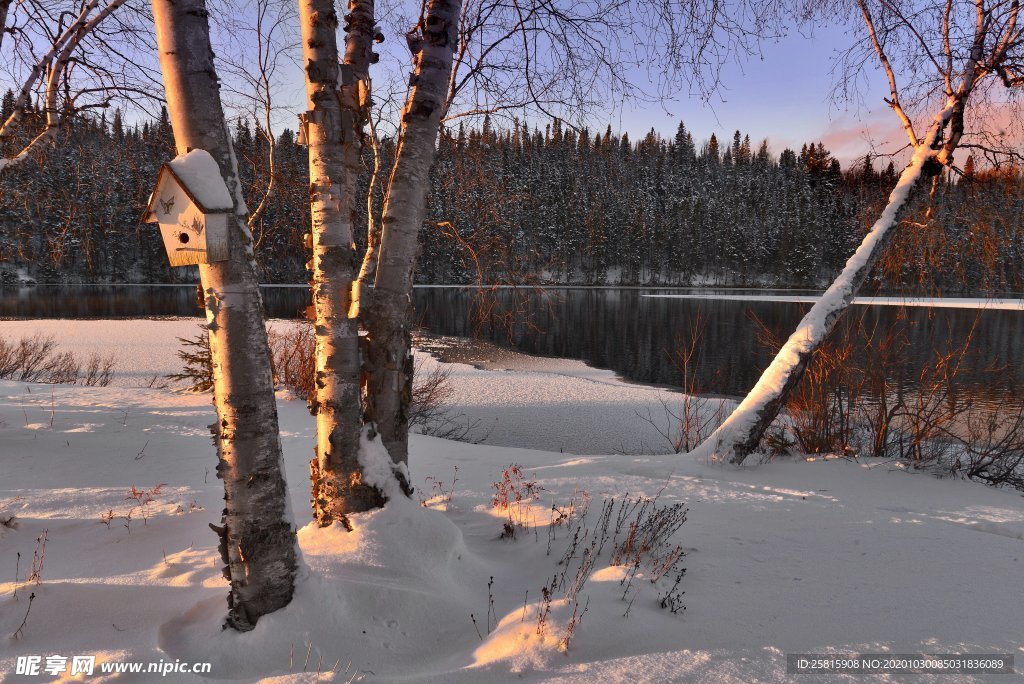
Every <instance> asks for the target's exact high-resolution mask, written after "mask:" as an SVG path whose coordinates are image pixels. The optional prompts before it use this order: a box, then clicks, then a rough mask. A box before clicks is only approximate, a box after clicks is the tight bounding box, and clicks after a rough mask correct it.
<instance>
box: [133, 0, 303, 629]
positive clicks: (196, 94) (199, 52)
mask: <svg viewBox="0 0 1024 684" xmlns="http://www.w3.org/2000/svg"><path fill="white" fill-rule="evenodd" d="M207 16H208V14H207V9H206V5H205V3H204V0H154V2H153V17H154V20H155V23H156V38H157V47H158V49H159V52H160V67H161V70H162V71H163V78H164V87H165V89H166V92H167V109H168V112H169V114H170V119H171V125H172V127H173V130H174V139H175V143H176V145H177V148H178V152H179V153H183V152H186V151H187V150H189V149H203V150H206V151H207V152H209V153H210V154H211V155H212V156H213V158H214V159H215V160H216V161H217V164H218V166H219V167H220V170H221V174H222V175H223V177H224V181H225V183H226V184H227V186H228V189H229V190H231V191H232V195H233V197H234V200H235V210H236V211H235V215H234V217H233V220H231V221H230V222H229V229H228V231H229V234H228V251H229V258H228V260H227V261H224V262H219V263H212V264H205V265H202V266H200V269H199V272H200V276H201V278H202V287H203V293H204V296H205V303H206V319H207V327H208V328H209V331H210V354H211V358H212V361H213V379H214V403H215V405H216V408H217V423H216V424H214V425H213V426H212V430H213V434H214V439H215V442H216V444H217V451H218V456H219V462H218V464H217V475H218V477H220V478H221V479H222V480H223V481H224V513H223V517H222V523H221V524H222V527H220V528H217V527H215V526H213V525H211V527H213V528H214V530H215V531H216V532H218V534H219V535H220V537H221V547H220V548H221V555H222V557H223V558H224V561H225V563H226V567H225V576H226V577H227V579H228V580H229V582H230V583H231V590H230V593H229V595H228V617H227V625H229V626H231V627H233V628H235V629H238V630H248V629H252V628H253V626H254V625H255V624H256V621H257V620H258V619H259V618H260V617H261V616H262V615H265V614H267V613H270V612H272V611H275V610H277V609H279V608H282V607H284V606H285V605H287V604H288V602H289V601H291V599H292V594H293V591H294V584H295V574H296V566H297V562H298V552H297V547H296V537H295V527H294V524H293V521H292V518H291V511H290V509H289V506H288V498H287V487H286V485H285V480H284V472H283V463H282V454H281V441H280V437H279V434H278V420H277V404H276V403H275V399H274V386H273V380H272V378H271V370H270V353H269V348H268V345H267V332H266V327H265V324H264V319H263V303H262V300H261V299H260V293H259V288H258V286H257V281H256V268H255V263H254V261H253V257H252V235H251V234H250V233H249V230H248V228H247V227H246V223H245V215H246V213H247V210H246V207H245V203H244V201H243V199H242V193H241V188H240V183H239V181H238V171H237V164H236V161H235V157H234V152H233V151H232V149H231V138H230V135H229V132H228V128H227V124H226V122H225V120H224V111H223V109H222V107H221V101H220V93H219V85H218V82H217V75H216V73H215V71H214V65H213V50H212V48H211V46H210V34H209V30H210V29H209V22H208V19H207Z"/></svg>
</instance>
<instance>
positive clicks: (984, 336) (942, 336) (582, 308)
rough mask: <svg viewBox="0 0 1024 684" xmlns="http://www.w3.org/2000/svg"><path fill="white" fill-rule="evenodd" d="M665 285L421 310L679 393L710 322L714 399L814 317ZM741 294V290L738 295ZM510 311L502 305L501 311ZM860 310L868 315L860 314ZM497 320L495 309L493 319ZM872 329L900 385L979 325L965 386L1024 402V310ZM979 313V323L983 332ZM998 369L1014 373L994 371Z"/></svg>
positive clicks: (174, 299) (167, 293)
mask: <svg viewBox="0 0 1024 684" xmlns="http://www.w3.org/2000/svg"><path fill="white" fill-rule="evenodd" d="M262 292H263V299H264V306H265V308H266V311H267V314H268V316H269V317H271V318H298V317H300V316H301V315H302V312H303V311H304V310H305V307H306V306H307V303H308V296H309V295H308V291H307V289H306V288H304V287H267V288H263V290H262ZM656 292H668V290H661V289H649V290H647V289H613V288H610V289H551V290H547V291H545V292H531V293H529V295H528V296H526V298H525V299H524V298H523V296H522V295H519V296H518V298H517V297H516V296H515V295H514V294H513V293H511V292H508V291H503V292H499V293H498V304H499V305H503V306H506V307H509V308H511V307H513V306H515V307H518V308H523V306H524V305H525V307H526V308H528V309H529V312H530V316H529V318H530V321H531V323H530V324H524V323H523V322H522V321H521V320H520V321H518V322H517V323H516V324H514V325H511V326H505V325H503V324H502V323H501V321H500V320H498V319H496V318H495V319H494V320H491V321H489V323H490V325H484V326H483V327H481V326H480V325H479V324H480V321H479V320H478V318H477V317H476V316H475V315H474V314H473V307H472V301H473V296H474V294H473V291H471V290H467V289H463V288H419V289H417V290H416V293H415V304H416V310H417V316H418V318H419V322H420V323H421V324H422V325H423V326H425V327H426V328H427V329H428V330H430V331H431V332H435V333H438V334H442V335H455V336H463V337H466V336H472V335H474V334H475V333H479V334H480V335H481V336H483V337H484V338H486V339H489V340H490V341H492V342H494V343H496V344H499V345H502V346H506V347H512V348H516V349H519V350H521V351H524V352H527V353H530V354H540V355H546V356H558V357H566V358H573V359H581V360H583V361H586V362H587V363H590V364H592V365H595V366H598V367H601V368H610V369H612V370H614V371H616V372H617V373H619V374H621V375H622V376H623V377H625V378H627V379H630V380H634V381H637V382H643V383H652V384H660V385H669V386H679V385H680V383H681V379H680V373H679V369H678V367H677V366H676V364H675V363H674V361H673V357H672V351H673V350H674V349H676V348H677V347H678V344H679V339H680V337H681V336H685V334H686V331H687V329H688V327H689V325H690V322H691V321H693V320H695V319H696V318H697V317H703V318H705V319H706V321H707V323H706V325H705V326H704V336H703V341H702V344H701V347H700V356H701V363H700V365H699V369H698V374H699V381H700V384H701V386H702V387H703V388H705V390H706V391H707V392H711V393H717V394H725V395H741V394H743V393H744V392H746V390H747V389H749V388H750V387H751V386H752V385H753V383H754V382H755V381H756V380H757V377H758V375H759V374H760V372H761V369H762V368H764V366H765V365H766V364H767V362H768V360H769V355H768V352H767V350H766V349H765V347H764V345H763V344H762V342H760V341H759V337H758V324H756V323H755V321H754V318H755V317H756V319H758V320H760V321H761V322H762V323H763V324H764V326H765V327H766V328H767V329H768V330H769V331H771V333H772V334H774V335H775V336H776V337H778V338H782V339H784V338H785V336H786V335H788V334H789V333H790V332H791V331H792V330H793V327H794V326H795V325H796V323H797V322H798V321H799V320H800V317H801V316H802V315H803V313H804V312H805V311H806V310H807V308H808V306H809V305H807V304H799V303H786V302H744V301H734V300H715V299H652V298H647V297H643V296H642V295H643V294H645V293H656ZM732 293H733V294H735V293H736V291H735V290H733V291H732ZM499 308H500V306H499ZM858 310H862V309H859V308H858ZM200 314H201V310H200V309H199V306H198V304H197V302H196V290H195V288H194V287H190V286H142V285H100V286H97V285H61V286H33V287H21V288H18V287H14V288H12V287H3V288H0V318H143V317H154V316H197V315H200ZM492 314H493V312H492ZM866 316H867V319H866V322H867V324H868V325H869V326H870V325H874V324H875V323H877V324H878V325H879V326H880V329H885V328H886V327H888V326H891V325H893V324H894V323H896V322H897V319H898V318H899V317H905V323H906V325H907V328H908V331H909V339H910V349H909V355H910V358H911V362H912V363H911V367H910V368H908V369H907V371H906V375H905V377H901V378H894V379H893V381H894V382H897V383H899V384H903V385H911V386H912V384H913V376H914V374H915V373H916V371H917V367H919V366H920V365H921V364H923V363H924V362H925V361H926V360H927V359H929V358H931V357H932V356H933V354H934V353H935V352H936V351H939V352H942V351H943V350H946V349H949V348H951V347H956V346H958V345H960V344H962V343H963V341H964V340H966V339H967V337H968V335H970V334H971V331H972V328H973V329H974V333H973V334H974V339H973V341H972V344H971V350H970V352H969V354H968V356H967V358H966V359H965V363H964V366H963V368H962V372H961V375H960V376H959V378H958V387H959V388H960V389H962V390H963V391H968V392H970V393H972V394H973V395H974V396H975V397H977V398H980V399H993V398H998V399H1000V400H1003V401H1006V400H1009V401H1012V402H1015V403H1016V402H1019V401H1020V400H1021V399H1020V397H1021V395H1022V394H1024V392H1022V390H1024V363H1022V362H1021V361H1022V356H1021V353H1020V351H1019V350H1020V349H1021V348H1022V345H1024V315H1022V314H1021V313H1020V312H1016V311H992V310H981V311H977V310H969V309H928V308H910V309H899V308H896V307H868V309H867V311H866ZM976 317H980V318H978V325H977V326H975V325H974V324H975V320H976ZM992 368H1004V370H1002V371H1001V372H997V373H994V372H991V369H992Z"/></svg>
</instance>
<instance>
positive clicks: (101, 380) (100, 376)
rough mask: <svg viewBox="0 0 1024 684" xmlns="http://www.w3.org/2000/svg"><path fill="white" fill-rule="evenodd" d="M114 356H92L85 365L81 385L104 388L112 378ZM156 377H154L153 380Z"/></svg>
mask: <svg viewBox="0 0 1024 684" xmlns="http://www.w3.org/2000/svg"><path fill="white" fill-rule="evenodd" d="M114 365H115V362H114V355H113V354H109V355H107V356H101V355H100V354H92V355H91V356H90V357H89V360H88V361H87V362H86V364H85V375H84V376H83V378H82V384H83V385H85V386H86V387H106V386H108V385H109V384H110V381H111V380H112V379H113V377H114ZM155 377H156V376H154V378H155Z"/></svg>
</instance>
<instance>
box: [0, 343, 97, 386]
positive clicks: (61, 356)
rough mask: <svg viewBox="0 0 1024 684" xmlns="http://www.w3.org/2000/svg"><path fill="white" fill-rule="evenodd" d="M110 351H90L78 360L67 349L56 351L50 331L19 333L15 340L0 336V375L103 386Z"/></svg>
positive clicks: (32, 380) (27, 379)
mask: <svg viewBox="0 0 1024 684" xmlns="http://www.w3.org/2000/svg"><path fill="white" fill-rule="evenodd" d="M113 370H114V357H113V355H112V354H111V355H109V356H101V355H99V354H93V355H92V356H90V357H89V359H88V361H86V362H85V370H84V373H83V364H82V362H81V361H80V360H79V359H78V357H76V356H75V355H74V354H72V353H71V352H59V351H57V340H56V338H54V337H53V336H52V335H42V334H39V333H36V334H35V335H32V336H30V337H22V338H21V339H20V340H18V342H17V343H15V342H9V341H7V340H6V339H4V338H2V337H0V379H2V380H18V381H21V382H42V383H48V384H53V385H59V384H63V385H74V384H76V383H79V382H80V383H81V384H83V385H86V386H87V387H106V386H107V385H109V384H110V381H111V379H112V378H113Z"/></svg>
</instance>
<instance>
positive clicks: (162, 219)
mask: <svg viewBox="0 0 1024 684" xmlns="http://www.w3.org/2000/svg"><path fill="white" fill-rule="evenodd" d="M233 211H234V202H232V200H231V192H230V191H229V190H228V187H227V185H226V184H225V183H224V178H223V177H222V176H221V173H220V168H219V167H218V166H217V162H216V161H215V160H214V158H213V157H212V156H210V153H209V152H207V151H206V150H192V151H190V152H188V153H186V154H180V155H178V156H177V157H175V158H174V159H172V160H171V161H169V162H168V163H166V164H164V165H163V166H162V167H160V173H159V175H158V176H157V179H156V187H155V188H153V194H152V195H150V197H149V204H148V205H147V206H146V213H145V216H144V218H143V220H144V221H145V222H146V223H159V224H160V235H161V237H162V238H163V241H164V248H165V249H166V250H167V258H168V259H169V260H170V262H171V266H188V265H190V264H209V263H213V262H215V261H227V258H228V221H229V220H230V219H231V214H232V212H233Z"/></svg>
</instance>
